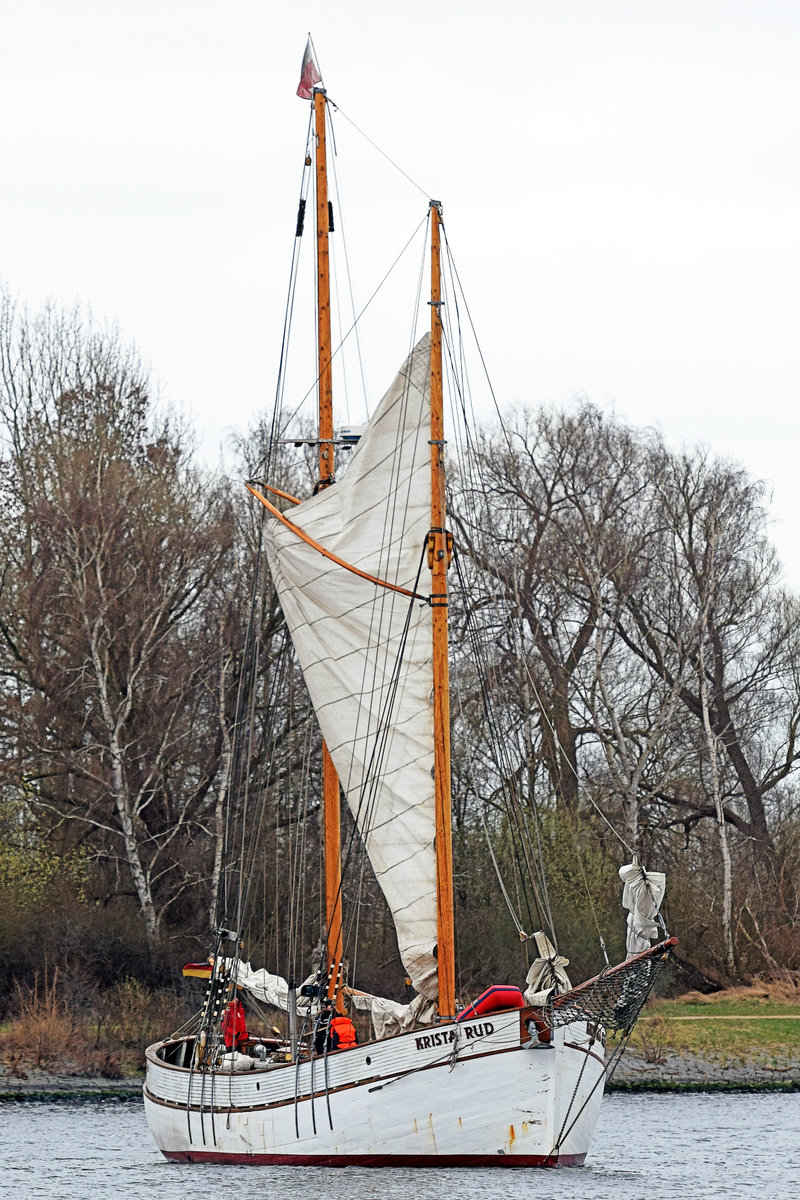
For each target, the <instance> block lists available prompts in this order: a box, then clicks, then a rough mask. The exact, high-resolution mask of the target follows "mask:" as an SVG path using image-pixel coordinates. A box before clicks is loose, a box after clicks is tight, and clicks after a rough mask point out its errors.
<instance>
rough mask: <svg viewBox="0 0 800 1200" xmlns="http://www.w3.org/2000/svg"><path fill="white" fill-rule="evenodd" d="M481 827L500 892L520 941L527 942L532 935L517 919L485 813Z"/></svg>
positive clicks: (482, 816)
mask: <svg viewBox="0 0 800 1200" xmlns="http://www.w3.org/2000/svg"><path fill="white" fill-rule="evenodd" d="M481 825H482V826H483V832H484V835H485V837H486V845H487V847H488V850H489V854H490V856H491V859H492V863H493V864H494V873H495V875H496V876H497V882H498V883H499V884H500V891H501V892H502V893H503V899H504V900H505V902H506V908H507V909H508V914H509V916H510V917H511V920H512V921H513V922H514V924H515V925H516V927H517V933H518V934H519V936H520V941H527V940H528V938H529V937H530V934H528V933H526V932H525V930H524V929H523V927H522V924H521V923H520V920H519V918H518V917H517V914H516V913H515V912H514V909H513V907H512V904H511V900H510V898H509V895H508V892H507V891H506V885H505V884H504V883H503V878H502V876H501V874H500V866H499V864H498V862H497V859H496V858H495V854H494V850H493V849H492V843H491V839H490V837H489V830H488V829H487V827H486V816H485V814H484V813H481Z"/></svg>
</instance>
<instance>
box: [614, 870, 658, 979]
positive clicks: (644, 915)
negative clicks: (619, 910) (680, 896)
mask: <svg viewBox="0 0 800 1200" xmlns="http://www.w3.org/2000/svg"><path fill="white" fill-rule="evenodd" d="M619 877H620V879H621V880H622V885H623V886H622V906H623V908H627V910H628V921H627V930H626V937H625V945H626V947H627V951H628V958H631V957H632V956H633V955H634V954H640V953H641V951H642V950H649V949H650V941H651V939H652V938H656V937H658V926H657V925H656V915H657V913H658V910H659V909H660V908H661V901H662V900H663V899H664V892H665V891H666V875H664V873H663V871H645V869H644V868H643V867H641V866H640V865H639V863H638V862H635V861H634V862H632V863H627V864H626V865H625V866H624V867H620V869H619Z"/></svg>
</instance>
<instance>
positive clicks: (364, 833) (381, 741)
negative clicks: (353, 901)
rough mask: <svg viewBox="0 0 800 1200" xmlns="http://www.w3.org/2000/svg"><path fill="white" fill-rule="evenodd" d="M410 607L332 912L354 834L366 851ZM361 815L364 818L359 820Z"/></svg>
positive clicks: (419, 571)
mask: <svg viewBox="0 0 800 1200" xmlns="http://www.w3.org/2000/svg"><path fill="white" fill-rule="evenodd" d="M424 561H425V547H423V550H422V554H421V555H420V562H419V568H418V570H417V578H416V581H415V586H416V585H417V584H418V583H419V577H420V575H421V573H422V567H423V563H424ZM413 608H414V605H413V600H412V601H410V602H409V605H408V610H407V613H406V621H405V627H404V629H403V633H402V636H401V641H400V647H399V650H398V654H397V659H396V662H395V669H394V671H393V674H392V678H391V679H390V680H389V683H388V687H387V695H386V698H385V700H384V705H383V712H382V714H381V716H380V719H379V725H378V729H377V731H376V734H375V741H374V743H373V747H372V752H371V755H370V759H369V762H368V763H367V764H366V769H365V771H364V773H363V781H362V785H361V789H360V795H359V801H358V806H357V809H356V812H355V813H354V814H353V816H354V823H353V828H352V830H351V832H350V837H349V838H348V841H347V847H346V849H345V853H344V856H343V858H342V873H341V878H340V881H339V888H338V891H337V894H336V898H335V903H334V910H335V908H336V906H337V905H338V904H340V903H341V891H342V881H343V878H344V870H345V869H346V868H347V866H348V864H349V861H350V855H351V853H352V851H353V847H354V845H355V837H356V834H357V833H358V834H359V835H360V836H361V838H362V840H363V842H364V846H365V848H366V839H367V837H368V834H369V826H370V824H371V820H372V814H373V810H374V806H375V804H376V802H377V793H378V784H379V781H380V768H381V766H382V763H383V759H384V756H385V752H386V747H387V745H388V735H389V716H390V715H391V712H392V709H393V707H394V704H395V700H396V696H397V689H398V685H399V679H400V667H401V664H402V661H403V655H404V650H405V644H406V640H407V637H408V630H409V627H410V624H411V614H412V612H413ZM376 764H377V769H376ZM362 812H363V813H364V816H363V817H362ZM327 933H330V926H328V929H327ZM326 940H327V936H326Z"/></svg>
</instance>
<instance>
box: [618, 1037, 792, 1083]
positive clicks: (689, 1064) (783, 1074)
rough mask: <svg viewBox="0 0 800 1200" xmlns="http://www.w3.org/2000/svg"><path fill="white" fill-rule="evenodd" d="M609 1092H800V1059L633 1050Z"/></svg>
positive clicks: (763, 1055) (626, 1058)
mask: <svg viewBox="0 0 800 1200" xmlns="http://www.w3.org/2000/svg"><path fill="white" fill-rule="evenodd" d="M654 1058H655V1061H653V1059H654ZM608 1090H609V1091H648V1092H649V1091H653V1092H672V1091H676V1092H681V1091H741V1090H745V1091H800V1056H797V1055H786V1054H760V1053H759V1052H757V1051H755V1052H754V1053H753V1054H751V1055H748V1056H745V1057H737V1058H735V1059H734V1058H732V1057H728V1056H711V1055H709V1056H704V1055H700V1054H694V1053H692V1052H691V1051H689V1050H681V1051H677V1050H670V1049H665V1050H663V1051H662V1052H661V1053H660V1054H659V1055H657V1056H653V1055H652V1054H651V1055H645V1054H643V1053H641V1052H638V1051H636V1050H634V1049H631V1048H629V1049H628V1050H626V1051H625V1053H624V1054H623V1056H622V1059H621V1061H620V1063H619V1066H618V1067H617V1069H616V1071H615V1072H614V1077H613V1079H612V1080H611V1082H610V1084H609V1087H608Z"/></svg>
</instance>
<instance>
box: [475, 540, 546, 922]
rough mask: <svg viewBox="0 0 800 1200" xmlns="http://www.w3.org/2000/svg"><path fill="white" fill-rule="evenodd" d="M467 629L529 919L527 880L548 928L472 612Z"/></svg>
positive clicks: (482, 649)
mask: <svg viewBox="0 0 800 1200" xmlns="http://www.w3.org/2000/svg"><path fill="white" fill-rule="evenodd" d="M454 560H455V564H456V574H457V576H458V580H459V585H460V587H461V591H462V594H463V595H466V594H467V589H466V585H465V580H464V576H463V573H462V571H461V562H460V555H458V554H455V555H454ZM466 628H467V633H468V636H469V640H470V641H471V643H472V650H473V654H474V656H475V661H476V663H477V664H478V667H479V685H480V686H479V691H480V696H481V701H482V706H483V711H484V715H485V717H486V723H487V727H488V729H489V733H490V745H491V747H492V749H493V751H494V753H495V755H496V756H497V762H498V767H499V769H500V793H501V795H502V796H503V799H504V805H505V810H506V815H507V817H508V820H509V822H510V824H511V829H512V845H513V846H514V850H515V855H516V856H517V858H519V850H520V849H521V851H522V854H523V856H524V858H525V864H526V868H527V876H526V873H525V872H523V871H522V870H521V864H520V874H521V878H522V883H523V892H524V893H525V896H526V907H527V909H528V916H529V918H530V920H531V922H533V914H532V913H531V911H530V902H529V900H528V898H527V889H526V887H525V880H526V877H527V878H529V879H530V882H531V885H532V887H533V892H534V901H535V904H536V908H537V911H538V915H539V921H540V923H541V924H542V925H544V920H543V918H542V910H543V908H544V911H545V912H547V911H548V910H547V908H546V906H543V905H542V903H541V900H540V897H539V890H538V888H537V885H536V874H537V872H535V871H534V868H533V864H532V862H531V857H532V856H531V854H530V852H529V848H528V846H527V844H526V839H525V837H524V835H523V831H522V828H521V826H520V815H519V811H518V809H519V805H518V802H517V801H516V799H515V798H514V797H513V796H512V795H511V793H510V792H509V789H508V784H507V782H506V781H507V779H508V778H510V777H511V776H512V775H513V769H512V765H511V762H510V760H509V758H508V754H507V750H506V739H505V738H504V737H503V736H502V734H501V731H500V730H499V728H498V727H497V721H496V716H495V711H494V706H493V704H492V703H491V702H490V700H489V692H488V688H487V685H486V682H485V681H486V679H488V678H491V674H490V672H489V671H488V668H487V663H486V656H485V650H484V647H483V646H482V644H481V641H480V638H479V635H478V631H477V628H476V624H475V621H474V619H473V616H472V614H471V613H469V612H468V613H467V617H466ZM514 827H516V828H517V831H518V839H516V838H514V837H513V829H514ZM549 926H550V931H551V933H553V936H554V937H555V934H554V931H553V928H552V920H551V921H550V922H549Z"/></svg>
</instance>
